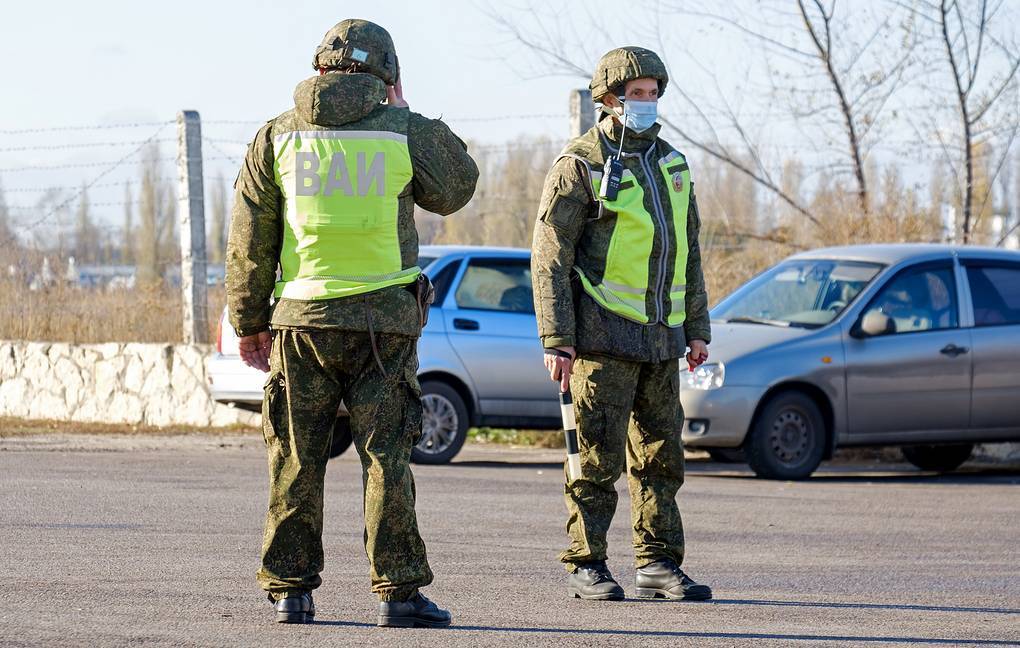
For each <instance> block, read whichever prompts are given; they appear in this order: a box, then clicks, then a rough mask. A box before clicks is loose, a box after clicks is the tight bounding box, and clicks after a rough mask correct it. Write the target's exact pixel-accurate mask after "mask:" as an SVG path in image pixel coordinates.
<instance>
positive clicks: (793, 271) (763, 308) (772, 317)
mask: <svg viewBox="0 0 1020 648" xmlns="http://www.w3.org/2000/svg"><path fill="white" fill-rule="evenodd" d="M881 268H882V267H881V266H880V265H877V264H874V263H863V262H856V261H840V260H828V259H809V260H795V261H786V262H784V263H781V264H779V265H777V266H775V267H773V268H772V269H770V270H767V271H766V272H764V273H763V274H761V275H759V276H758V277H756V278H755V279H753V280H752V281H750V282H748V283H746V284H744V285H743V286H742V287H740V288H738V289H737V290H736V292H734V293H733V294H732V295H730V296H729V297H727V298H726V299H724V300H723V301H722V302H720V304H719V305H718V306H716V308H715V309H714V310H713V311H712V317H713V318H715V319H722V320H726V321H731V322H748V323H758V324H772V325H775V326H802V327H806V328H816V327H819V326H823V325H825V324H827V323H829V322H831V321H832V320H833V319H835V317H836V316H837V315H839V314H840V313H841V312H843V310H844V309H845V308H846V307H847V306H849V305H850V304H851V303H852V302H853V300H854V299H855V298H856V297H857V295H858V294H860V292H861V290H863V289H864V287H865V286H867V285H868V282H870V281H871V280H872V278H873V277H874V276H875V275H876V274H878V272H879V270H881Z"/></svg>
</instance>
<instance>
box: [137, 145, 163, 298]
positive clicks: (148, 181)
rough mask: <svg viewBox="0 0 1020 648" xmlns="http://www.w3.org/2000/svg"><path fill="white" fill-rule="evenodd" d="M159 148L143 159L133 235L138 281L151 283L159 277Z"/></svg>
mask: <svg viewBox="0 0 1020 648" xmlns="http://www.w3.org/2000/svg"><path fill="white" fill-rule="evenodd" d="M157 159H158V151H154V150H153V149H150V150H149V151H147V153H146V156H145V160H144V161H143V163H142V184H141V190H140V201H141V202H140V204H139V206H138V221H139V222H138V236H137V237H136V238H135V241H136V247H135V255H134V256H135V262H136V265H137V271H136V275H137V278H138V282H139V283H141V284H153V283H156V282H157V281H158V280H159V278H160V273H159V237H160V222H159V221H160V207H159V200H160V197H161V196H160V193H161V192H160V190H159V186H158V183H159V179H158V175H157V174H158V166H157V165H158V163H157V162H156V160H157Z"/></svg>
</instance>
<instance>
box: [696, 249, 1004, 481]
mask: <svg viewBox="0 0 1020 648" xmlns="http://www.w3.org/2000/svg"><path fill="white" fill-rule="evenodd" d="M712 320H713V322H712V331H713V341H712V345H711V355H712V357H711V359H710V363H709V364H706V365H703V366H702V367H699V368H698V369H697V370H696V371H695V372H693V373H691V372H689V371H686V370H685V371H683V372H682V373H681V386H682V392H681V400H682V401H683V405H684V411H685V414H686V417H687V418H686V421H685V422H684V428H683V440H684V443H685V444H686V445H688V446H691V447H696V448H704V449H707V450H708V451H709V452H710V453H712V454H713V455H714V456H716V457H717V458H720V459H746V460H747V462H748V463H749V464H750V465H751V468H752V469H754V471H755V472H756V473H757V474H758V475H760V476H763V477H770V478H776V479H798V478H803V477H806V476H808V475H810V474H811V473H812V472H813V471H814V470H815V469H816V468H817V467H818V465H819V463H820V462H821V461H822V460H823V459H824V458H827V457H830V456H831V455H832V452H833V450H834V449H835V448H836V447H837V446H840V447H843V446H865V445H871V446H876V445H897V446H903V454H904V455H905V457H906V458H907V459H908V460H909V461H911V462H912V463H914V464H915V465H917V466H918V467H920V468H922V469H926V470H938V471H945V470H952V469H954V468H956V467H958V466H959V465H960V464H962V463H963V462H964V461H966V459H967V458H968V457H969V456H970V454H971V451H972V449H973V444H974V443H977V442H995V441H1016V440H1020V253H1017V252H1010V251H1005V250H1000V249H994V248H979V247H969V246H968V247H952V246H944V245H908V244H903V245H861V246H849V247H839V248H830V249H822V250H814V251H811V252H806V253H803V254H798V255H796V256H793V257H790V258H789V259H786V260H785V261H783V262H781V263H780V264H778V265H776V266H775V267H773V268H771V269H769V270H768V271H766V272H764V273H763V274H761V275H759V276H758V277H755V278H754V279H752V280H751V281H750V282H748V283H747V284H745V285H744V286H742V287H741V288H739V289H738V290H736V291H735V292H734V293H733V294H731V295H729V296H728V297H726V298H725V299H723V300H722V301H721V302H720V303H719V304H718V305H716V307H715V308H713V309H712Z"/></svg>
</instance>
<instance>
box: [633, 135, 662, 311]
mask: <svg viewBox="0 0 1020 648" xmlns="http://www.w3.org/2000/svg"><path fill="white" fill-rule="evenodd" d="M654 149H655V144H652V145H651V146H650V147H648V151H647V152H645V153H644V154H639V155H638V159H639V160H640V161H641V168H642V169H644V171H645V177H647V178H648V182H649V184H651V185H652V204H653V205H654V206H655V219H656V220H657V221H658V222H659V226H660V227H661V228H662V229H661V231H662V248H661V250H660V252H659V276H658V277H657V278H656V279H657V280H656V284H655V322H656V323H658V322H661V321H662V301H663V295H662V292H663V290H664V285H665V275H666V254H667V253H668V252H669V236H668V234H669V229H668V227H667V225H666V216H665V214H664V213H663V211H662V202H661V198H660V197H659V183H658V182H657V181H656V180H657V179H656V178H655V177H654V176H652V168H651V165H650V164H649V163H648V161H647V160H646V159H645V156H646V155H648V154H649V153H651V152H652V151H653V150H654Z"/></svg>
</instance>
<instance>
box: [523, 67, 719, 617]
mask: <svg viewBox="0 0 1020 648" xmlns="http://www.w3.org/2000/svg"><path fill="white" fill-rule="evenodd" d="M667 83H668V77H667V73H666V68H665V66H664V65H663V63H662V61H661V60H660V59H659V57H658V56H657V55H656V54H655V53H654V52H651V51H649V50H646V49H642V48H639V47H624V48H619V49H615V50H612V51H611V52H609V53H607V54H606V55H605V56H603V57H602V59H601V60H600V61H599V63H598V66H597V69H596V71H595V75H594V78H593V79H592V82H591V90H592V97H593V99H594V100H595V101H596V102H599V103H601V104H602V106H603V108H602V111H601V113H600V116H599V119H598V123H597V124H596V125H595V126H594V127H592V128H591V130H589V131H588V132H587V133H585V134H584V135H582V136H581V137H579V138H577V139H575V140H573V141H571V142H570V143H569V144H568V145H567V147H566V148H565V149H564V151H563V153H562V154H561V156H560V157H559V158H558V159H557V160H556V162H555V163H554V164H553V167H552V169H551V170H550V171H549V175H548V176H547V178H546V182H545V188H544V191H543V195H542V202H541V205H540V207H539V211H538V222H537V223H536V226H535V238H534V244H533V252H532V262H531V263H532V274H533V277H534V285H535V312H536V313H537V316H538V329H539V335H540V337H541V340H542V344H543V346H544V347H545V348H546V349H547V350H557V351H559V352H560V353H559V354H554V353H549V352H547V354H546V356H545V357H546V366H547V368H548V369H549V370H550V376H551V378H552V379H553V380H556V381H559V382H560V387H561V390H562V391H567V389H569V390H570V392H571V396H572V399H573V402H574V412H575V418H576V422H577V433H578V441H579V447H580V455H581V476H580V478H578V479H576V480H574V481H572V482H570V481H569V479H568V483H567V485H566V488H565V493H566V503H567V509H568V512H569V518H568V521H567V533H568V534H569V536H570V539H571V543H570V546H569V548H568V549H567V550H566V551H564V552H563V553H562V554H561V555H560V559H561V560H562V561H563V562H564V563H566V566H567V570H568V572H569V576H568V585H567V588H568V593H569V594H570V595H572V596H575V597H580V598H585V599H607V600H613V599H621V598H623V594H624V593H623V589H622V588H621V587H620V586H619V584H618V583H617V582H616V581H615V580H614V579H613V576H612V574H611V573H610V571H609V569H608V567H607V566H606V534H607V532H608V530H609V525H610V522H611V521H612V518H613V514H614V512H615V510H616V505H617V493H616V488H615V483H616V481H617V479H619V477H620V475H621V474H622V473H623V472H624V469H626V471H627V481H628V484H629V486H630V495H631V522H632V525H633V544H634V551H635V555H636V567H637V568H638V572H637V577H636V580H637V595H638V596H639V597H665V598H670V599H688V600H690V599H707V598H711V595H712V594H711V589H709V588H708V587H707V586H705V585H699V584H697V583H695V582H694V581H693V580H691V579H690V577H688V576H687V575H686V574H684V572H683V571H681V569H680V564H681V562H682V561H683V557H684V534H683V526H682V524H681V520H680V511H679V509H678V507H677V502H676V495H677V492H678V490H679V489H680V486H681V485H682V484H683V479H684V455H683V447H682V446H681V443H680V431H681V425H682V422H683V411H682V409H681V406H680V401H679V394H678V391H679V358H680V357H681V356H683V355H684V353H685V351H686V350H687V347H688V346H689V347H690V352H689V353H688V354H687V360H688V362H689V363H690V364H692V365H696V364H700V363H702V362H704V361H705V360H706V359H707V358H708V349H707V344H708V342H709V341H710V339H711V334H710V330H709V317H708V299H707V295H706V293H705V285H704V280H703V278H702V272H701V253H700V249H699V247H698V231H699V228H700V221H699V218H698V207H697V203H696V201H695V197H694V187H693V184H692V183H691V180H690V169H689V168H688V165H687V162H686V161H685V159H684V156H683V155H681V154H680V153H679V152H677V151H676V150H675V149H674V148H673V147H672V146H671V145H670V144H669V143H667V142H666V141H664V140H663V139H661V138H660V137H659V136H658V134H659V128H660V127H659V125H658V124H657V123H655V119H656V112H655V111H656V102H657V101H658V98H659V97H660V96H661V95H662V93H663V91H664V90H665V89H666V85H667ZM624 124H626V131H625V132H624V128H625V126H624ZM621 138H623V146H622V151H621V148H620V144H621ZM618 153H619V163H620V166H621V167H622V168H619V169H618V171H617V174H618V175H617V179H618V180H619V189H618V193H617V194H616V195H615V196H613V195H612V192H611V191H610V192H609V193H606V192H605V191H603V187H602V185H603V183H608V175H609V173H610V172H611V171H612V169H611V168H610V167H607V166H606V161H607V160H608V159H609V158H610V157H613V156H616V155H617V154H618Z"/></svg>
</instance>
